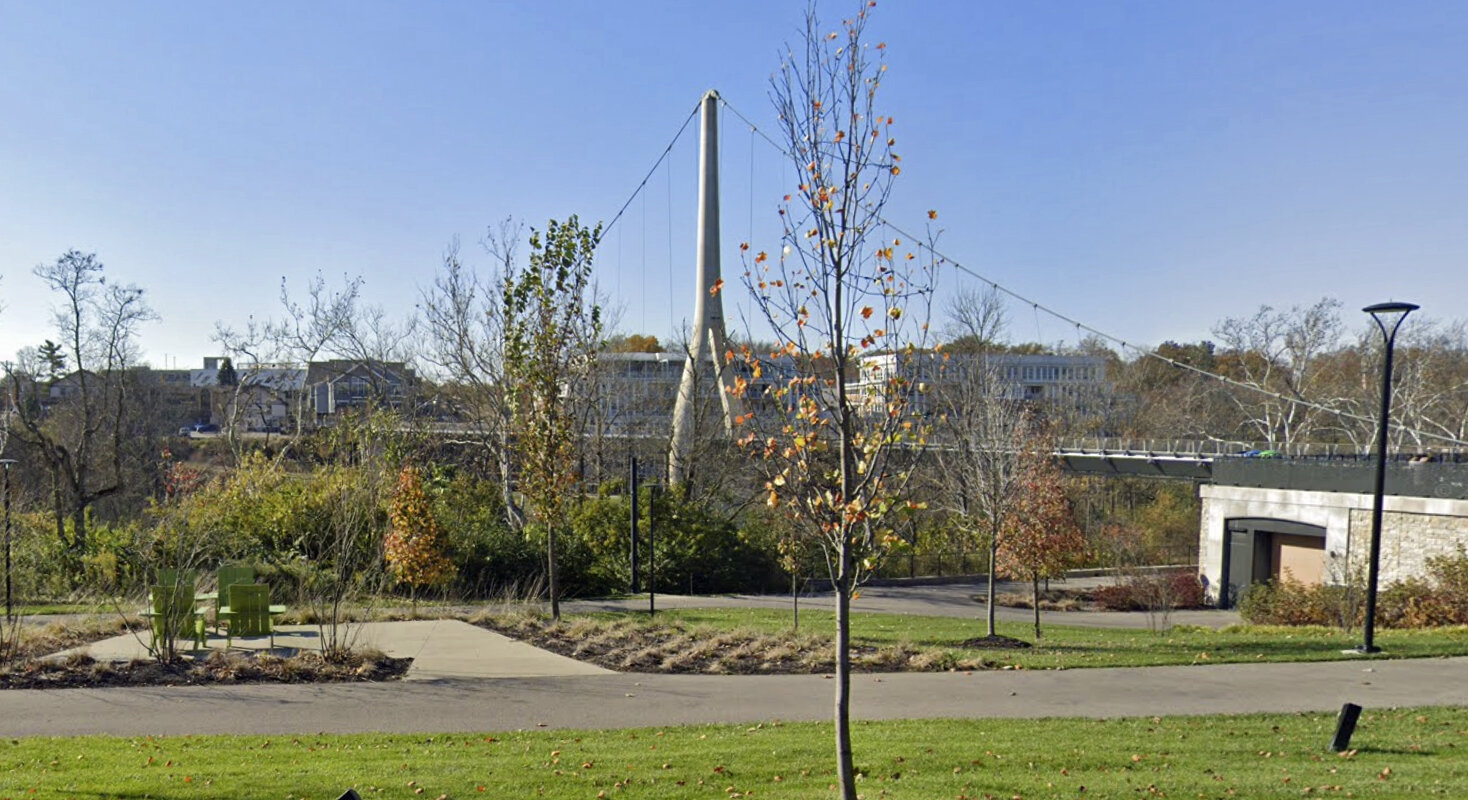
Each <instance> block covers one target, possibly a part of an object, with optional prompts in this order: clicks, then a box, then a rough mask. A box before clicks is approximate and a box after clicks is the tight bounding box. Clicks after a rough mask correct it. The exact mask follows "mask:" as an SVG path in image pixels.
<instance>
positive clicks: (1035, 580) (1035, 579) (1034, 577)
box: [1030, 572, 1040, 641]
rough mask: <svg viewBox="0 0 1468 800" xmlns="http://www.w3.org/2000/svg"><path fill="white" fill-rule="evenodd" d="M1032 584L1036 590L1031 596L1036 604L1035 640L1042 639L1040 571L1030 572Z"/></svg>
mask: <svg viewBox="0 0 1468 800" xmlns="http://www.w3.org/2000/svg"><path fill="white" fill-rule="evenodd" d="M1030 586H1031V588H1032V589H1033V590H1034V591H1033V592H1032V593H1031V597H1032V599H1033V600H1034V606H1035V641H1039V640H1040V573H1038V572H1035V573H1031V574H1030Z"/></svg>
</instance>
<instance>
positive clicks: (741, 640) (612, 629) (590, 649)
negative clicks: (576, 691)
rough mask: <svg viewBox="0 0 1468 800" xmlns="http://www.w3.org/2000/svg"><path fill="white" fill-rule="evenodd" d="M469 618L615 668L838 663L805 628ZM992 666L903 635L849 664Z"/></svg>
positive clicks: (792, 670) (751, 668)
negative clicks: (904, 638) (919, 643)
mask: <svg viewBox="0 0 1468 800" xmlns="http://www.w3.org/2000/svg"><path fill="white" fill-rule="evenodd" d="M469 621H470V622H472V623H473V624H475V625H479V626H481V627H484V628H488V629H490V630H493V631H497V632H499V633H502V634H504V635H506V636H510V637H512V638H515V639H519V640H521V641H524V642H527V643H529V644H532V645H534V646H536V647H539V648H542V649H545V650H549V651H551V652H554V653H559V654H560V655H564V656H569V657H571V658H577V659H581V660H583V661H590V662H592V663H594V664H596V665H598V666H601V667H605V668H607V669H612V670H617V671H620V672H658V673H677V674H706V675H776V674H820V673H828V672H832V671H833V670H834V669H835V647H834V645H833V644H832V641H831V637H830V636H829V635H826V634H822V633H812V632H808V631H779V632H768V631H759V630H755V629H753V628H735V629H729V628H721V627H715V626H707V625H689V624H686V623H683V622H680V621H677V620H661V619H652V620H649V619H647V618H645V617H616V618H608V617H600V616H584V617H575V618H572V619H570V620H562V621H560V622H555V621H552V620H549V619H545V618H542V617H537V616H534V615H530V614H510V615H494V614H483V615H478V616H475V617H472V618H471V619H470V620H469ZM992 666H993V665H992V664H989V663H988V662H986V660H985V659H984V658H982V657H977V656H973V655H969V654H958V653H955V652H953V651H951V650H944V649H941V648H929V647H920V646H917V645H913V644H911V643H907V642H902V643H897V644H892V645H884V646H880V647H878V646H867V647H856V648H853V650H852V668H853V669H854V670H857V671H861V672H940V671H947V670H956V669H986V668H991V667H992Z"/></svg>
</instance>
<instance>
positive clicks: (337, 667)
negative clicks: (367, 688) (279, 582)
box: [0, 652, 413, 689]
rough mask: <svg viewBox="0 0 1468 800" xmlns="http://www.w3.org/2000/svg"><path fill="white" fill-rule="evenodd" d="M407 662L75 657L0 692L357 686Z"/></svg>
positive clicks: (20, 673)
mask: <svg viewBox="0 0 1468 800" xmlns="http://www.w3.org/2000/svg"><path fill="white" fill-rule="evenodd" d="M412 663H413V659H411V658H391V657H388V656H384V655H381V654H376V653H373V654H370V655H367V656H363V655H362V654H358V653H353V654H352V655H351V656H349V657H348V658H347V659H346V660H345V661H342V662H329V661H326V660H325V659H323V658H322V657H321V655H320V654H318V653H303V654H300V655H295V656H291V657H289V658H280V657H275V656H270V655H264V656H260V657H256V656H253V655H244V654H225V653H222V652H217V653H213V654H211V655H210V656H209V657H207V658H206V659H204V660H202V661H195V660H192V659H180V660H179V661H177V662H174V663H171V664H161V663H159V662H157V661H153V660H134V661H130V662H108V661H96V660H94V659H93V658H91V657H90V656H74V657H71V658H68V659H65V660H61V661H41V660H32V661H27V662H25V663H23V664H20V665H18V666H16V667H12V668H9V669H5V670H0V689H78V688H90V689H96V688H108V687H120V686H199V685H205V684H241V683H361V682H368V681H390V680H397V679H399V678H402V677H403V676H404V675H406V674H407V673H408V668H409V667H410V666H411V665H412Z"/></svg>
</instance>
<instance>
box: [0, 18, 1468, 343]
mask: <svg viewBox="0 0 1468 800" xmlns="http://www.w3.org/2000/svg"><path fill="white" fill-rule="evenodd" d="M854 7H855V3H853V2H846V1H845V0H842V1H841V2H835V1H834V0H823V2H822V4H821V8H822V14H823V16H825V17H826V18H827V19H828V20H829V21H830V23H831V26H830V27H833V28H834V23H835V22H836V21H837V19H838V18H839V17H840V16H841V15H843V14H847V13H850V11H851V10H852V9H853V8H854ZM802 8H803V4H802V3H800V2H796V0H746V1H745V2H740V3H710V2H687V0H667V1H666V2H663V1H661V0H659V1H658V2H650V1H649V2H638V1H637V0H630V1H629V2H624V3H605V2H600V3H593V2H583V1H581V0H557V2H528V1H527V2H494V1H493V0H478V1H477V2H468V1H465V2H452V1H449V0H444V1H442V2H421V3H420V2H415V3H405V2H373V1H370V0H351V2H309V3H297V2H284V1H272V0H264V1H262V2H255V3H197V2H171V3H161V2H147V1H146V0H140V1H139V2H130V3H116V2H111V1H110V0H107V1H105V2H104V1H102V0H98V1H97V2H69V1H68V0H56V1H55V2H30V1H29V0H0V276H3V277H0V303H3V304H4V306H5V308H4V310H3V311H0V358H9V357H11V354H13V353H14V352H15V350H16V349H17V348H18V347H20V346H23V345H28V344H36V343H39V342H40V341H41V340H43V339H45V338H47V337H48V336H52V335H53V334H52V328H51V323H50V319H49V312H48V308H49V306H50V304H51V303H52V300H53V298H51V297H49V296H48V295H46V294H45V293H44V292H43V291H42V289H41V287H40V283H39V281H38V279H36V278H35V277H34V276H33V275H32V274H31V269H32V268H33V267H34V266H36V265H37V264H40V263H43V262H48V261H53V260H54V259H55V258H56V257H57V256H59V255H60V254H61V253H62V252H64V251H65V250H67V249H68V248H77V249H81V250H84V251H88V252H96V253H97V254H98V256H99V257H100V259H101V260H102V261H103V262H105V263H106V265H107V269H108V274H109V276H110V280H113V281H118V282H123V283H128V282H132V283H137V284H138V285H140V286H142V287H144V288H145V289H146V290H147V291H148V296H149V298H150V301H151V303H152V305H153V307H154V308H155V309H156V310H157V312H158V313H159V315H160V316H161V317H162V320H161V321H160V322H157V323H153V324H150V325H149V326H147V327H146V329H145V330H144V333H143V337H142V343H143V346H144V349H145V350H146V352H147V354H148V357H149V360H150V361H151V362H152V363H153V364H154V365H155V366H164V365H168V366H173V365H175V364H176V365H177V366H181V367H187V366H197V365H198V364H199V361H200V359H201V358H202V357H203V356H204V355H206V354H209V353H211V352H213V351H214V350H215V349H216V348H215V347H214V346H213V344H212V343H211V341H210V336H211V333H212V331H213V329H214V326H215V323H216V321H224V322H226V323H231V324H239V323H241V322H243V321H244V320H245V319H246V318H247V317H248V316H250V315H254V316H255V317H257V318H265V317H271V316H275V315H278V314H279V302H278V295H279V291H280V285H281V280H282V278H284V279H285V280H286V282H287V284H288V285H289V286H290V287H292V288H294V289H297V290H298V291H299V290H301V289H303V287H304V286H305V284H306V282H307V281H308V280H309V279H310V278H311V276H313V275H314V274H316V273H317V272H318V271H319V272H321V273H322V274H324V275H325V276H326V277H327V279H328V281H330V282H333V283H340V282H341V280H342V276H343V275H360V276H362V277H363V278H364V280H365V285H366V299H367V300H368V301H369V302H372V303H375V304H379V305H382V306H384V307H385V308H386V309H388V311H389V312H391V313H394V314H406V313H410V312H411V311H412V308H413V305H414V304H415V303H416V302H417V300H418V297H419V293H420V290H421V289H422V288H423V287H425V286H428V285H429V284H430V283H431V282H432V280H433V276H434V272H435V270H436V268H437V266H438V264H439V262H440V259H441V257H442V255H443V253H444V252H445V250H446V249H447V248H448V247H449V246H450V244H451V243H452V242H454V241H456V240H457V241H459V242H460V246H461V252H462V254H463V257H464V258H465V259H466V260H467V261H469V262H470V263H473V264H478V265H481V266H485V267H487V266H488V265H489V259H488V257H487V256H485V255H484V253H483V250H482V248H481V247H480V245H479V242H480V240H481V239H482V238H483V235H484V232H485V230H486V229H487V228H488V227H489V226H490V225H491V224H492V223H494V222H495V221H497V220H500V219H502V218H504V217H506V216H515V217H517V218H520V219H523V220H525V221H527V222H528V223H530V224H543V223H544V221H545V220H546V219H547V218H551V217H556V218H561V217H565V216H567V215H569V214H573V213H574V214H579V215H580V216H581V217H582V219H583V220H596V219H601V220H609V219H610V218H611V217H612V215H613V214H615V213H616V211H617V209H618V208H619V207H621V205H622V204H623V202H624V201H625V200H626V199H627V198H628V197H629V196H630V195H631V194H632V192H633V190H634V189H635V188H636V187H637V184H638V183H639V181H641V179H642V177H643V176H644V174H646V173H647V171H648V169H649V168H650V167H651V166H652V164H653V162H654V161H655V159H656V158H657V156H658V155H659V154H660V153H661V152H662V150H663V148H664V147H665V146H667V144H668V142H669V141H670V140H672V138H673V135H674V134H675V133H676V131H677V129H678V126H679V125H681V124H682V122H683V121H684V119H685V118H686V117H687V116H688V114H689V112H690V111H691V110H692V109H693V108H694V106H695V104H696V103H697V102H698V100H699V97H700V96H701V95H702V93H703V92H704V91H705V90H707V89H710V88H714V89H718V90H719V91H720V93H721V94H722V95H723V96H724V98H725V99H726V100H727V101H729V103H730V104H732V105H733V106H734V107H735V108H737V109H739V110H740V111H741V112H743V113H744V114H745V115H747V116H749V117H750V119H752V120H754V121H755V123H756V124H758V125H760V126H762V127H763V128H766V129H771V130H772V129H773V122H774V120H773V114H772V112H771V110H770V103H769V101H768V98H767V91H768V80H769V76H770V74H771V72H772V71H773V70H774V69H775V68H776V67H777V65H778V54H779V52H780V49H781V47H782V45H783V44H784V43H786V42H789V43H796V42H797V41H798V37H799V29H800V25H801V22H802ZM869 33H870V34H871V37H872V39H873V41H877V40H880V41H885V42H886V43H887V45H888V48H887V52H888V63H889V65H890V66H889V72H888V79H887V83H886V85H885V88H884V93H885V96H886V101H885V102H886V104H887V109H888V112H889V113H891V114H892V115H893V116H894V117H896V120H897V128H896V130H897V136H898V143H899V152H901V153H902V155H903V158H904V161H903V164H904V172H903V175H902V177H901V178H900V179H899V181H898V184H897V187H896V196H895V198H894V200H893V203H892V205H891V206H890V209H889V217H890V218H891V219H892V220H893V221H894V222H896V223H898V224H903V225H910V226H912V227H913V228H921V226H922V224H923V222H924V221H925V218H924V213H923V212H924V211H926V210H927V209H929V208H935V209H937V210H938V211H939V212H940V219H939V221H940V223H941V224H942V225H943V226H944V228H945V233H944V234H943V238H942V241H941V246H942V249H943V250H944V251H945V252H946V253H947V254H949V255H950V256H953V257H954V258H956V259H958V260H959V261H961V262H962V263H964V264H965V265H966V266H968V267H970V268H972V269H974V270H976V271H978V272H981V273H983V274H984V275H986V276H988V277H991V278H993V279H995V280H997V281H999V282H1001V283H1004V284H1005V285H1007V286H1010V287H1012V288H1013V289H1015V290H1016V291H1020V292H1023V293H1025V294H1027V295H1029V296H1032V297H1033V298H1034V299H1036V300H1038V301H1040V302H1043V303H1045V304H1047V305H1050V306H1053V307H1055V308H1056V309H1058V310H1060V311H1063V312H1065V313H1067V314H1069V315H1071V316H1073V317H1076V318H1079V319H1081V320H1083V321H1085V322H1086V323H1088V324H1090V325H1093V326H1095V327H1097V328H1101V329H1103V330H1105V331H1108V332H1111V333H1113V334H1114V335H1116V336H1119V337H1122V338H1125V339H1127V340H1129V341H1133V342H1150V343H1157V342H1160V341H1162V340H1164V339H1178V340H1185V339H1197V338H1201V337H1205V336H1207V335H1208V333H1209V330H1210V328H1211V327H1212V326H1213V325H1214V323H1216V322H1217V321H1218V320H1219V319H1221V318H1223V317H1226V316H1242V315H1246V314H1249V313H1252V312H1253V311H1254V310H1255V309H1257V308H1258V307H1259V306H1260V305H1261V304H1269V305H1272V306H1275V307H1280V308H1287V307H1289V306H1292V305H1307V304H1310V303H1313V302H1314V301H1316V300H1318V299H1320V298H1321V297H1322V296H1325V295H1330V296H1333V297H1337V298H1339V299H1341V300H1342V301H1343V302H1344V303H1345V306H1346V308H1347V314H1348V319H1349V321H1351V322H1352V323H1353V324H1355V319H1354V316H1353V315H1354V314H1355V309H1358V308H1360V307H1361V306H1364V305H1367V304H1369V303H1374V302H1379V301H1383V300H1387V299H1401V300H1409V301H1413V302H1417V303H1420V304H1421V305H1422V306H1423V307H1424V312H1425V313H1426V314H1428V315H1431V316H1434V317H1437V318H1440V319H1454V318H1463V317H1465V316H1468V312H1465V300H1468V264H1465V258H1464V255H1465V253H1468V4H1464V3H1457V2H1449V1H1448V0H1442V1H1441V2H1400V3H1381V2H1342V1H1341V0H1295V1H1293V2H1286V3H1280V2H1248V1H1244V2H1213V3H1203V2H1187V3H1179V2H1174V0H1158V2H1078V1H1074V2H1043V1H1037V2H992V1H989V0H950V1H946V2H938V1H932V2H901V1H900V0H884V2H882V3H881V4H880V5H879V7H878V8H877V9H876V10H875V12H874V17H873V20H872V24H871V28H870V30H869ZM695 127H696V126H692V127H690V129H689V132H688V134H686V135H685V136H684V137H683V138H682V139H680V140H679V141H678V143H677V145H675V147H674V148H673V152H672V154H671V157H670V160H669V163H668V166H667V168H665V169H662V170H659V171H658V172H657V173H656V174H654V176H653V178H652V180H651V181H649V188H648V190H647V192H646V193H645V194H644V195H643V196H641V197H639V198H638V200H637V201H635V202H634V203H633V204H632V205H631V207H630V208H629V210H628V214H627V215H626V216H625V217H624V218H623V219H622V221H621V222H620V223H619V224H618V226H617V228H616V229H614V230H613V231H612V233H611V234H610V235H609V236H608V238H607V240H606V243H605V244H604V246H603V248H602V252H601V254H600V259H599V262H598V272H599V275H600V280H601V283H602V287H603V289H604V290H605V291H606V292H607V293H608V294H610V295H611V296H612V298H613V301H614V304H615V305H617V306H618V307H619V308H620V310H621V317H620V318H621V327H622V329H623V330H624V331H626V332H637V333H651V334H654V335H658V336H663V337H666V336H667V335H668V334H669V333H670V332H671V331H672V330H674V329H675V328H677V327H678V326H679V324H680V322H681V321H682V320H684V319H685V318H687V317H688V316H690V315H691V313H692V308H691V305H692V300H693V288H692V280H691V274H692V263H693V256H694V253H693V238H692V231H691V228H692V225H693V221H694V209H693V205H692V203H693V195H694V188H695V172H694V170H695V167H696V159H697V147H696V145H697V142H696V136H695V133H696V130H695ZM724 133H725V139H724V142H725V145H724V155H723V168H724V174H725V181H724V184H725V185H724V197H723V209H724V210H723V222H724V234H723V240H724V245H725V251H726V256H725V273H726V276H727V277H731V278H732V276H733V275H734V274H737V272H736V270H737V264H738V250H737V247H738V243H739V242H740V241H743V240H745V239H750V238H753V239H754V240H755V241H754V245H755V246H756V248H765V249H773V248H775V247H777V246H778V241H777V240H776V239H775V238H774V234H773V232H772V231H771V223H772V220H773V219H774V218H775V201H776V200H778V198H779V196H780V195H781V194H783V193H784V192H785V191H787V190H788V187H787V186H785V185H784V181H783V176H784V175H786V174H788V173H787V172H786V171H783V170H782V169H781V164H780V162H779V160H778V156H777V155H776V154H775V153H774V151H773V150H771V149H770V148H769V147H768V146H767V145H764V144H763V143H762V142H759V141H758V140H755V139H753V138H752V137H751V135H750V133H749V130H748V128H747V127H745V126H743V125H742V123H739V122H738V121H737V120H735V119H734V118H733V117H731V116H729V117H726V123H725V128H724ZM964 280H966V279H962V278H960V277H959V276H956V275H955V276H953V278H952V280H951V282H950V283H949V284H948V285H949V286H958V285H960V284H961V283H962V282H963V281H964ZM730 283H731V284H732V283H734V281H732V280H731V281H730ZM726 303H731V304H733V305H736V306H740V305H744V303H743V302H742V301H741V300H740V299H739V298H738V297H737V296H736V295H735V294H734V293H732V292H731V293H727V294H726ZM737 314H738V309H732V310H731V315H736V316H737ZM1011 333H1012V335H1013V336H1014V337H1015V338H1018V339H1041V340H1044V341H1047V342H1055V341H1069V342H1071V343H1073V342H1074V341H1075V338H1076V335H1075V332H1074V330H1073V329H1067V328H1066V326H1064V325H1062V324H1060V323H1058V322H1055V321H1053V320H1050V319H1047V318H1044V317H1040V316H1038V315H1036V314H1035V313H1034V312H1033V311H1031V310H1030V309H1028V308H1024V309H1015V310H1014V312H1013V315H1012V330H1011Z"/></svg>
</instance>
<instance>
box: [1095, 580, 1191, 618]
mask: <svg viewBox="0 0 1468 800" xmlns="http://www.w3.org/2000/svg"><path fill="white" fill-rule="evenodd" d="M1092 596H1093V597H1094V598H1095V600H1096V605H1098V606H1100V607H1101V608H1104V609H1106V610H1107V611H1161V610H1173V609H1180V608H1203V607H1204V605H1205V598H1204V596H1203V584H1201V583H1199V582H1198V576H1197V574H1196V573H1194V572H1191V571H1189V572H1173V573H1157V574H1147V575H1132V576H1130V577H1128V578H1127V579H1126V580H1124V581H1122V582H1120V583H1116V584H1112V585H1111V586H1098V587H1097V588H1096V589H1095V591H1094V592H1093V594H1092Z"/></svg>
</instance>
